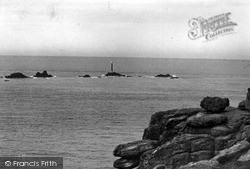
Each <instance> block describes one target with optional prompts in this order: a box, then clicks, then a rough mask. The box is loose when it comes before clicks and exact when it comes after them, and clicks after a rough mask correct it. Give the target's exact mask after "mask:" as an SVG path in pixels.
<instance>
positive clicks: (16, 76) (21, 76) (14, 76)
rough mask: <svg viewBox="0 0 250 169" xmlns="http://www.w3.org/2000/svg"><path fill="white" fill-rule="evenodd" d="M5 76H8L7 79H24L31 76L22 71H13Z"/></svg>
mask: <svg viewBox="0 0 250 169" xmlns="http://www.w3.org/2000/svg"><path fill="white" fill-rule="evenodd" d="M5 78H7V79H24V78H29V77H28V76H26V75H24V74H22V73H20V72H15V73H12V74H10V75H8V76H5Z"/></svg>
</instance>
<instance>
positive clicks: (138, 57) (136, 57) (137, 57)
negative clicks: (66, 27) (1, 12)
mask: <svg viewBox="0 0 250 169" xmlns="http://www.w3.org/2000/svg"><path fill="white" fill-rule="evenodd" d="M7 56H13V57H64V58H65V57H69V58H70V57H74V58H134V59H187V60H190V59H199V60H250V59H247V58H244V59H243V58H198V57H186V58H183V57H175V58H173V57H143V56H141V57H140V56H122V57H118V56H78V55H73V56H72V55H71V56H58V55H0V57H7Z"/></svg>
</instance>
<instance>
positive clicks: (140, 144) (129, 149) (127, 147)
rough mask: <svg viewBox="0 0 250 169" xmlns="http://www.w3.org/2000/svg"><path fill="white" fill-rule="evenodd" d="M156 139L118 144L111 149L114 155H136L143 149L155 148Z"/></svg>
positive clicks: (128, 156)
mask: <svg viewBox="0 0 250 169" xmlns="http://www.w3.org/2000/svg"><path fill="white" fill-rule="evenodd" d="M157 144H158V141H153V140H139V141H134V142H130V143H127V144H119V145H118V146H117V147H116V148H115V149H114V151H113V155H114V156H116V157H125V158H130V157H138V156H140V155H141V154H142V153H144V152H145V151H148V150H151V149H154V148H156V147H157V146H158V145H157Z"/></svg>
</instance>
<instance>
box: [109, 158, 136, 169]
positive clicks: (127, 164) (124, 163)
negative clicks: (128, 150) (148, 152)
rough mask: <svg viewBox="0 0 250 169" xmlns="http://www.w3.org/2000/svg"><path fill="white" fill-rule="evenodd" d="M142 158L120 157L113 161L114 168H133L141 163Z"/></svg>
mask: <svg viewBox="0 0 250 169" xmlns="http://www.w3.org/2000/svg"><path fill="white" fill-rule="evenodd" d="M139 163H140V159H139V158H129V159H126V158H120V159H118V160H116V161H115V162H114V163H113V167H114V168H119V169H132V168H135V167H137V166H138V165H139Z"/></svg>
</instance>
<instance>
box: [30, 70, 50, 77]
mask: <svg viewBox="0 0 250 169" xmlns="http://www.w3.org/2000/svg"><path fill="white" fill-rule="evenodd" d="M34 77H39V78H46V77H53V76H52V75H51V74H48V72H47V71H46V70H44V71H43V72H42V73H40V72H37V73H36V74H35V75H34Z"/></svg>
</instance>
